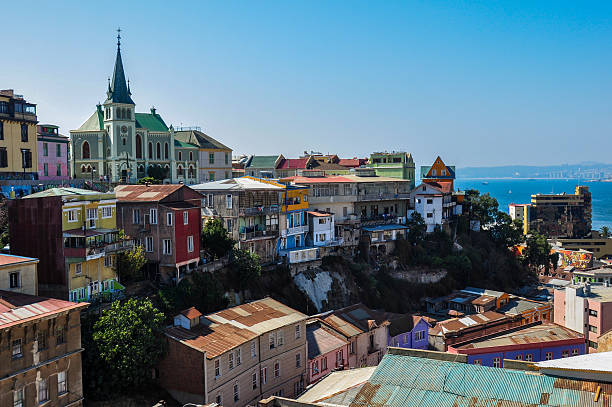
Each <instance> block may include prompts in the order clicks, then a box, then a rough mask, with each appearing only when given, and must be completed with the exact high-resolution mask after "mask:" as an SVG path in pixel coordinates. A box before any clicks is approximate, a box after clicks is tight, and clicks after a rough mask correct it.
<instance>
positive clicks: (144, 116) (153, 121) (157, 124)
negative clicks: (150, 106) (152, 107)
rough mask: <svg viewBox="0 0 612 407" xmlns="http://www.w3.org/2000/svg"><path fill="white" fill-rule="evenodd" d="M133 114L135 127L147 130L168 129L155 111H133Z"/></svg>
mask: <svg viewBox="0 0 612 407" xmlns="http://www.w3.org/2000/svg"><path fill="white" fill-rule="evenodd" d="M134 116H135V118H136V127H137V128H142V129H147V130H149V131H168V126H166V123H164V119H162V118H161V116H160V115H158V114H157V113H134Z"/></svg>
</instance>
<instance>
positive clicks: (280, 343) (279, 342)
mask: <svg viewBox="0 0 612 407" xmlns="http://www.w3.org/2000/svg"><path fill="white" fill-rule="evenodd" d="M284 343H285V337H284V335H283V331H282V330H281V331H278V332H277V333H276V345H277V346H279V347H280V346H283V345H284Z"/></svg>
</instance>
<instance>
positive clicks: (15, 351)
mask: <svg viewBox="0 0 612 407" xmlns="http://www.w3.org/2000/svg"><path fill="white" fill-rule="evenodd" d="M86 307H87V304H86V303H79V304H77V303H73V302H68V301H62V300H57V299H50V298H43V297H37V296H33V295H27V294H21V293H16V292H12V291H2V290H0V406H13V407H34V406H45V407H46V406H48V407H65V406H81V405H82V404H83V383H82V372H81V352H82V351H83V349H82V348H81V311H82V310H84V309H85V308H86Z"/></svg>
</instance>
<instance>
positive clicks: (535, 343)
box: [447, 323, 585, 367]
mask: <svg viewBox="0 0 612 407" xmlns="http://www.w3.org/2000/svg"><path fill="white" fill-rule="evenodd" d="M447 351H448V352H449V353H455V354H462V355H467V358H468V363H470V364H475V365H482V366H490V367H503V360H504V359H513V360H524V361H527V362H540V361H542V360H552V359H561V358H567V357H570V356H578V355H584V353H585V343H584V337H583V336H582V335H580V334H578V333H577V332H574V331H572V330H571V329H568V328H565V327H562V326H560V325H556V324H551V323H544V324H541V323H536V324H532V325H529V326H524V327H520V328H515V329H512V330H509V331H504V332H500V333H497V334H493V335H487V336H484V337H481V338H478V339H473V340H468V341H465V342H461V343H457V344H454V345H451V346H449V347H448V350H447Z"/></svg>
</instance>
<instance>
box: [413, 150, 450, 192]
mask: <svg viewBox="0 0 612 407" xmlns="http://www.w3.org/2000/svg"><path fill="white" fill-rule="evenodd" d="M421 181H422V182H426V183H438V184H444V183H447V182H448V183H450V187H449V188H447V189H449V190H450V191H453V190H454V181H455V166H454V165H453V166H448V165H446V164H444V161H442V159H441V158H440V156H438V158H436V160H435V161H434V163H433V165H431V166H422V167H421Z"/></svg>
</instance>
